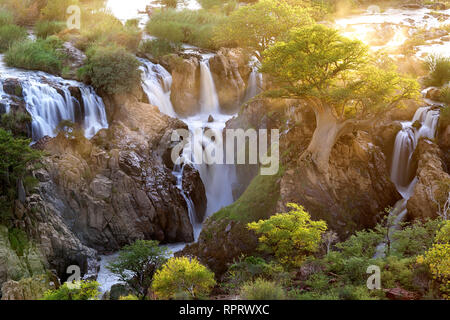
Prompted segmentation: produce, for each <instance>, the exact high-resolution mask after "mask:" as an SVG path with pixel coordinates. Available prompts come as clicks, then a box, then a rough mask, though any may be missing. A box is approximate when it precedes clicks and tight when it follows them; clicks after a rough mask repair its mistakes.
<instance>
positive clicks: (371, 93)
mask: <svg viewBox="0 0 450 320" xmlns="http://www.w3.org/2000/svg"><path fill="white" fill-rule="evenodd" d="M260 71H261V72H263V73H265V74H267V75H269V76H271V79H272V80H273V86H274V89H272V90H270V91H268V92H266V95H267V96H270V97H278V98H288V99H299V100H301V101H303V102H304V104H305V105H307V106H309V107H310V108H312V110H313V111H314V113H315V118H316V129H315V131H314V134H313V136H312V139H311V142H310V144H309V146H308V148H307V150H306V151H305V152H304V153H303V154H302V155H301V158H302V160H307V159H308V160H311V161H312V162H313V163H314V164H315V167H316V168H317V169H318V170H319V172H323V173H328V162H329V157H330V154H331V151H332V148H333V146H334V145H335V143H336V142H337V140H338V139H339V138H340V137H341V136H343V135H345V134H348V133H351V132H353V131H355V130H360V129H364V128H368V127H369V126H370V125H371V124H372V123H373V121H374V119H376V118H377V117H379V116H380V115H381V114H383V113H385V112H386V111H388V110H390V109H392V108H395V107H397V106H399V104H400V103H401V101H402V100H404V99H410V98H415V97H417V96H418V95H419V90H418V89H419V86H418V84H417V81H415V80H412V79H408V78H404V77H401V76H400V75H399V74H398V73H397V72H396V70H395V69H394V68H393V67H392V66H390V67H387V66H385V67H383V68H381V67H378V66H377V64H376V63H375V60H374V59H372V58H371V57H370V55H369V53H368V48H367V47H366V46H365V45H364V44H363V43H362V42H360V41H356V40H350V39H348V38H345V37H343V36H341V35H340V34H339V33H338V31H336V30H334V29H330V28H328V27H326V26H323V25H312V26H306V27H302V28H297V29H294V30H293V31H292V32H291V33H290V36H289V37H288V38H287V40H286V41H280V42H277V43H275V44H274V45H273V46H271V47H270V48H268V49H267V50H265V51H264V53H263V63H262V67H261V69H260Z"/></svg>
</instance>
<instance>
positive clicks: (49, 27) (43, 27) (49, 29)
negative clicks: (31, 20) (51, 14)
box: [34, 21, 66, 39]
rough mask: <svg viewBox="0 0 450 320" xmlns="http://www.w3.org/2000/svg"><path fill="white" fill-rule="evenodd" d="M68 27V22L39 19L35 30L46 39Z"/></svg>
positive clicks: (37, 34) (38, 35)
mask: <svg viewBox="0 0 450 320" xmlns="http://www.w3.org/2000/svg"><path fill="white" fill-rule="evenodd" d="M64 29H66V23H65V22H60V21H39V22H38V23H36V25H35V26H34V32H35V33H36V36H37V37H38V38H42V39H46V38H47V37H48V36H51V35H54V34H57V33H59V32H61V31H63V30H64Z"/></svg>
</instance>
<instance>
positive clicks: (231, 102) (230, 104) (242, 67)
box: [210, 48, 251, 112]
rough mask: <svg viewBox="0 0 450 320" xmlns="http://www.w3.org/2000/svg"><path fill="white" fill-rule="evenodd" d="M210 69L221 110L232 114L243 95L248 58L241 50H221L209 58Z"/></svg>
mask: <svg viewBox="0 0 450 320" xmlns="http://www.w3.org/2000/svg"><path fill="white" fill-rule="evenodd" d="M210 68H211V72H212V75H213V79H214V83H215V85H216V89H217V95H218V97H219V102H220V106H221V108H222V109H223V110H225V111H230V112H233V111H234V110H235V109H236V106H237V105H239V103H240V102H241V101H242V99H243V98H244V95H245V91H246V90H245V89H246V82H247V79H248V77H249V75H250V72H251V69H250V67H249V63H248V57H247V56H246V55H245V54H244V52H243V50H242V49H229V48H221V49H220V50H219V51H218V52H217V54H216V55H215V56H214V57H213V58H211V60H210ZM244 79H245V80H244Z"/></svg>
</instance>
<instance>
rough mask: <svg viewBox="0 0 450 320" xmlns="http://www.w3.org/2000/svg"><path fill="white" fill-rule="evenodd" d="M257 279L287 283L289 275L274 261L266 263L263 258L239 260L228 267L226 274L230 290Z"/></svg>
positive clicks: (251, 257) (243, 258) (242, 258)
mask: <svg viewBox="0 0 450 320" xmlns="http://www.w3.org/2000/svg"><path fill="white" fill-rule="evenodd" d="M257 278H262V279H265V280H274V281H276V282H278V283H287V282H288V279H289V274H288V273H287V272H286V271H285V270H284V268H283V266H281V265H280V264H278V263H276V262H275V261H269V262H267V261H266V260H264V259H263V258H260V257H253V256H250V257H241V258H239V260H238V261H237V262H235V263H233V264H232V265H231V266H230V268H229V269H228V271H227V274H226V279H227V286H228V287H230V288H231V289H235V288H237V287H239V286H241V285H242V284H243V283H246V282H250V281H254V280H256V279H257Z"/></svg>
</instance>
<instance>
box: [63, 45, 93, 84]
mask: <svg viewBox="0 0 450 320" xmlns="http://www.w3.org/2000/svg"><path fill="white" fill-rule="evenodd" d="M58 52H60V53H61V54H63V55H64V56H65V57H66V58H65V61H64V66H65V67H68V68H66V69H67V70H66V72H65V73H64V77H65V78H67V79H77V71H78V69H79V68H81V67H82V66H83V65H84V63H85V61H86V58H87V57H86V55H85V54H84V52H83V51H81V50H79V49H78V48H76V47H75V46H74V45H73V44H72V43H71V42H64V43H63V45H62V47H61V48H60V49H58Z"/></svg>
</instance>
